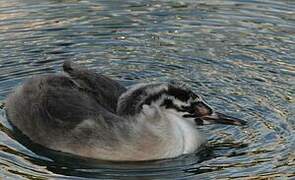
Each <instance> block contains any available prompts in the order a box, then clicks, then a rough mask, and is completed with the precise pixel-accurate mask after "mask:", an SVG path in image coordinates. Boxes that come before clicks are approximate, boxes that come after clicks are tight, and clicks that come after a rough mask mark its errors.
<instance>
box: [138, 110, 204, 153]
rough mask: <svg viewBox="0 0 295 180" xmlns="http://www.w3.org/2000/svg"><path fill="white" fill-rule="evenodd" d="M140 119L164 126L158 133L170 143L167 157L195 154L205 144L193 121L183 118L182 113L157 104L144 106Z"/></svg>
mask: <svg viewBox="0 0 295 180" xmlns="http://www.w3.org/2000/svg"><path fill="white" fill-rule="evenodd" d="M139 119H142V120H143V121H146V122H147V123H154V124H155V126H158V125H159V124H162V125H163V124H164V125H163V126H162V128H161V131H156V132H157V133H160V136H161V137H163V138H165V139H166V138H167V141H168V142H169V144H168V145H167V146H169V147H167V148H168V151H166V155H167V156H171V157H173V156H174V157H175V156H179V155H181V154H189V153H193V152H195V151H196V150H197V149H198V148H199V147H200V145H201V144H203V143H204V142H205V139H204V138H203V137H202V135H201V134H200V133H199V131H198V130H197V129H196V125H195V123H194V122H193V120H192V119H191V120H190V119H187V118H183V117H182V113H180V112H177V111H176V110H174V109H166V108H164V107H159V106H158V105H157V104H152V105H150V106H149V105H144V106H143V109H142V112H141V113H140V114H139ZM165 135H167V136H166V137H165ZM168 135H169V137H168Z"/></svg>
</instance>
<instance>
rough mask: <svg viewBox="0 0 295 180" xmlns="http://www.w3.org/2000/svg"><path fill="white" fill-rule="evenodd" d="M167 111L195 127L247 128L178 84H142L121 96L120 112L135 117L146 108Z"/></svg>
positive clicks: (118, 109) (238, 120) (239, 120)
mask: <svg viewBox="0 0 295 180" xmlns="http://www.w3.org/2000/svg"><path fill="white" fill-rule="evenodd" d="M151 106H152V107H154V108H159V110H164V111H165V110H168V111H170V112H173V113H174V114H177V115H178V116H179V117H181V118H182V119H183V120H193V121H194V122H195V123H196V125H204V124H214V123H219V124H227V125H244V124H246V122H245V121H243V120H241V119H238V118H234V117H231V116H228V115H225V114H222V113H219V112H216V111H214V110H213V109H212V108H211V107H210V106H209V105H208V104H207V103H206V102H205V101H204V100H203V98H202V97H201V96H200V95H197V94H196V93H194V92H193V91H191V90H190V89H189V88H187V87H185V86H184V85H181V84H177V83H151V84H139V85H135V86H133V87H131V88H130V89H129V90H127V91H126V92H125V93H123V94H122V95H121V97H120V98H119V101H118V106H117V113H118V114H119V115H122V116H134V115H136V114H139V113H141V112H142V111H144V110H145V109H146V107H151Z"/></svg>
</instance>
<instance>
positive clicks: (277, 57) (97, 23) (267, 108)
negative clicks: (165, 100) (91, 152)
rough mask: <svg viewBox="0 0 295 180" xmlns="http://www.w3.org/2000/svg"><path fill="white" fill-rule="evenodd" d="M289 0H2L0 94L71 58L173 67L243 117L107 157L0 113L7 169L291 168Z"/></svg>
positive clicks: (77, 173)
mask: <svg viewBox="0 0 295 180" xmlns="http://www.w3.org/2000/svg"><path fill="white" fill-rule="evenodd" d="M294 9H295V2H294V1H287V0H282V1H272V0H267V1H262V0H261V1H259V0H257V1H255V0H253V1H252V0H251V1H250V0H249V1H246V0H240V1H221V0H220V1H219V0H216V1H190V0H183V1H164V0H162V1H149V0H146V1H143V0H142V1H139V0H138V1H135V0H133V1H131V0H130V1H124V2H122V1H95V0H83V1H78V0H47V1H46V0H38V1H37V0H26V1H24V0H15V1H11V0H0V47H1V48H0V102H1V104H3V103H4V101H5V97H6V96H7V94H8V93H9V92H10V91H11V90H12V89H13V88H14V87H16V86H17V85H18V84H19V83H21V82H22V81H23V80H24V79H26V78H28V77H30V76H31V75H35V74H44V73H55V72H60V71H61V64H62V62H63V61H64V60H65V59H71V60H73V61H75V62H77V63H80V64H84V65H85V66H87V67H89V68H90V69H95V70H97V71H98V72H102V73H104V74H106V75H108V76H110V77H113V78H115V79H117V80H119V81H120V82H122V83H123V84H125V85H130V84H134V83H137V82H149V81H167V80H170V79H177V80H179V81H183V82H186V83H187V84H189V85H190V86H191V87H192V89H193V90H194V91H195V92H197V93H200V94H202V95H203V96H205V98H206V99H207V101H208V102H209V103H210V104H211V105H212V106H213V107H214V108H215V109H218V110H219V111H222V112H224V113H228V114H230V115H234V116H236V117H239V118H242V119H244V120H246V121H248V126H245V127H233V126H222V125H216V126H205V127H201V128H200V129H201V130H202V131H203V132H204V133H206V134H207V135H208V144H207V145H206V147H205V149H204V150H202V151H201V152H199V153H195V154H191V155H187V156H183V157H179V158H175V159H171V160H163V161H155V162H144V163H111V162H99V161H96V160H90V159H80V158H77V157H71V156H68V155H64V154H59V153H56V152H51V151H49V150H46V149H42V148H41V147H35V146H34V145H32V144H31V143H29V142H27V141H26V140H25V139H20V138H17V137H16V135H14V134H13V133H12V128H11V126H10V125H9V123H8V121H7V119H6V117H5V113H4V110H3V108H2V109H1V111H0V113H1V115H0V120H1V124H0V128H1V129H0V130H1V131H0V139H1V141H0V167H1V169H0V174H1V175H0V176H1V177H2V178H8V177H10V178H12V179H14V178H23V179H32V178H37V179H44V178H61V179H66V178H68V179H74V178H76V179H79V178H102V179H116V178H119V177H120V178H121V179H136V178H139V177H140V178H145V179H161V178H162V179H176V178H187V179H190V178H202V179H212V178H218V179H222V178H237V179H239V178H249V177H251V178H282V179H289V178H290V179H291V178H292V177H293V178H294V175H295V174H294V172H295V160H294V158H295V153H294V148H295V135H294V129H295V101H294V98H295V97H294V92H295V12H294Z"/></svg>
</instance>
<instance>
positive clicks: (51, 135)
mask: <svg viewBox="0 0 295 180" xmlns="http://www.w3.org/2000/svg"><path fill="white" fill-rule="evenodd" d="M6 114H7V117H8V119H9V122H10V123H11V124H12V125H13V126H14V127H15V128H16V129H17V130H20V131H21V132H22V134H24V135H25V136H26V137H28V138H29V139H30V140H31V141H32V142H34V143H37V144H39V145H41V146H43V147H46V148H48V149H51V150H55V151H59V152H64V153H70V154H73V155H78V156H80V157H86V158H93V159H100V160H107V161H147V160H159V159H168V158H175V157H178V156H181V155H184V154H190V153H194V152H196V151H197V150H198V149H199V148H200V146H201V145H202V144H204V143H205V142H206V140H205V139H206V138H204V137H203V135H202V134H201V133H200V132H199V131H198V130H197V126H200V125H204V124H214V123H221V124H228V125H245V124H246V121H244V120H241V119H238V118H234V117H231V116H227V115H224V114H222V113H220V112H217V111H215V110H213V108H211V107H210V106H209V105H208V103H207V102H205V100H204V99H203V98H202V97H201V95H199V94H196V93H194V92H193V91H192V90H191V89H190V88H188V87H187V86H185V85H184V84H183V83H178V82H175V81H169V82H149V83H139V84H135V85H132V86H130V87H128V88H126V87H124V86H123V85H121V84H120V83H119V82H117V81H116V80H113V79H111V78H109V77H107V76H105V75H102V74H100V73H97V72H96V71H95V70H90V69H88V68H86V67H84V66H82V65H79V64H77V63H74V62H72V61H69V60H68V61H65V62H64V63H63V72H59V73H55V74H44V75H35V76H33V77H31V78H29V79H27V80H26V81H25V82H23V83H22V84H21V85H19V86H18V87H16V88H15V89H14V91H12V92H11V93H10V94H9V95H8V97H7V99H6Z"/></svg>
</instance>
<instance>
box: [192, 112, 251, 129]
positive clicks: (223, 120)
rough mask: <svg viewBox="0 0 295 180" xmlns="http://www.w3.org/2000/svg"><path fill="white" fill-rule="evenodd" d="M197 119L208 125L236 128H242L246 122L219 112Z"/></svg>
mask: <svg viewBox="0 0 295 180" xmlns="http://www.w3.org/2000/svg"><path fill="white" fill-rule="evenodd" d="M197 119H199V120H203V121H207V122H209V123H210V124H214V123H215V124H227V125H237V126H242V125H246V124H247V122H246V121H244V120H241V119H238V118H234V117H231V116H227V115H225V114H222V113H219V112H214V113H212V114H211V115H206V116H203V117H199V118H197Z"/></svg>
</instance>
